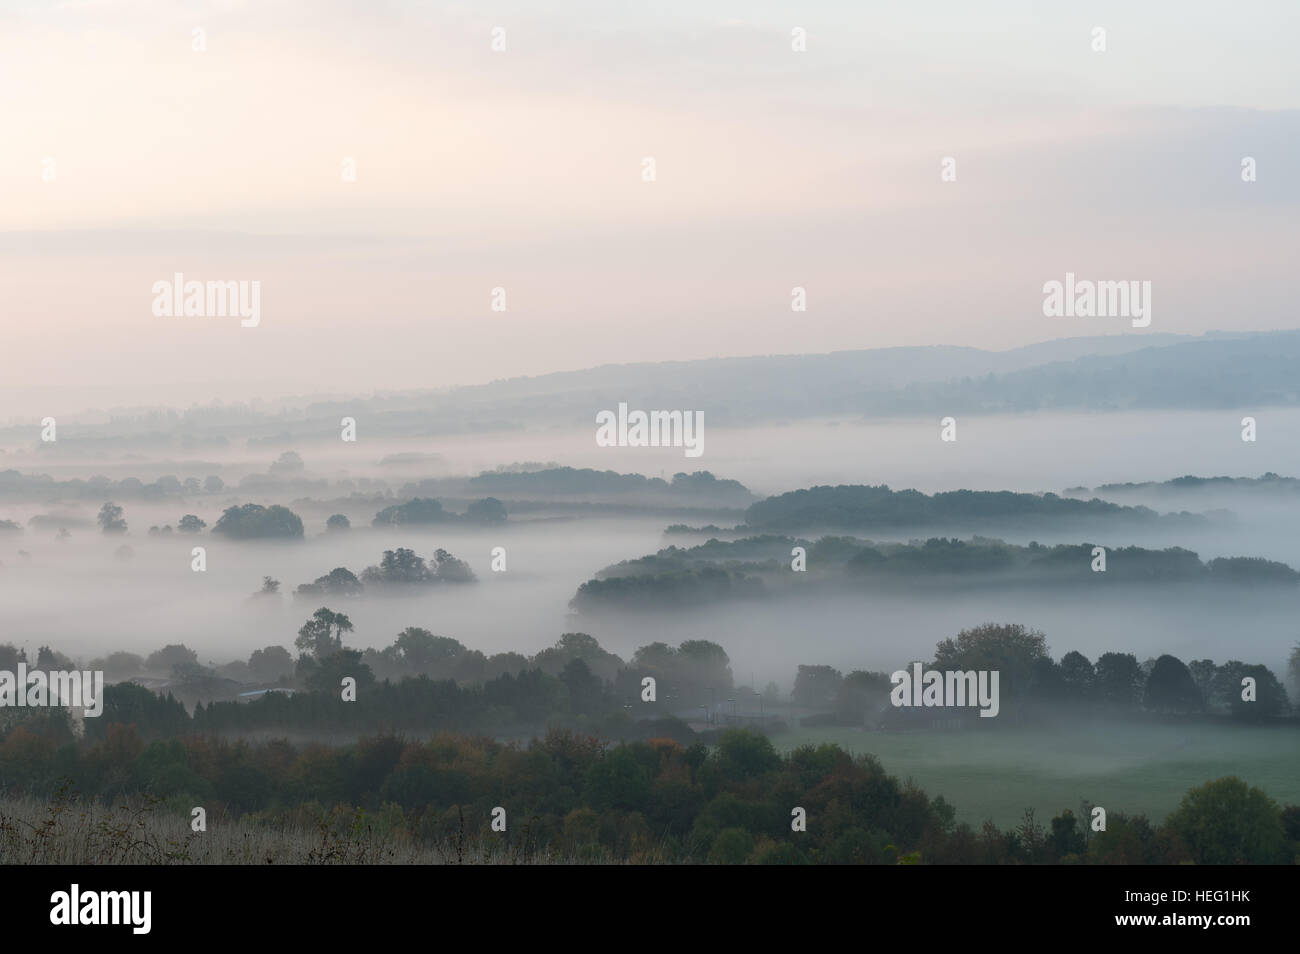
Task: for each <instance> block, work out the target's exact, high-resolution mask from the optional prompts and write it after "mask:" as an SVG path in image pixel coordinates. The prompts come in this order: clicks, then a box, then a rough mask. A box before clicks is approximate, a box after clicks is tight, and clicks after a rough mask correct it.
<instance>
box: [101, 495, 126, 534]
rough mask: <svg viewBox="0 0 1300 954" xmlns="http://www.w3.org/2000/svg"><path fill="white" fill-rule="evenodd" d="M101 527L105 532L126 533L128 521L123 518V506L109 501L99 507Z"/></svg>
mask: <svg viewBox="0 0 1300 954" xmlns="http://www.w3.org/2000/svg"><path fill="white" fill-rule="evenodd" d="M95 519H96V520H98V521H99V527H100V529H101V530H103V531H104V533H126V521H125V520H124V519H122V508H121V507H119V506H118V505H117V504H115V503H113V502H112V501H109V502H108V503H106V504H104V506H102V507H100V508H99V516H98V517H96V518H95Z"/></svg>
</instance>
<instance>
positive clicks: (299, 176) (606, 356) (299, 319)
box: [0, 0, 1300, 421]
mask: <svg viewBox="0 0 1300 954" xmlns="http://www.w3.org/2000/svg"><path fill="white" fill-rule="evenodd" d="M1297 27H1300V4H1296V3H1294V2H1291V0H1281V2H1240V0H1235V2H1150V3H1143V4H1132V3H1130V2H1122V3H1107V2H1095V3H1089V4H1086V5H1082V4H1058V3H1048V2H1025V0H1021V2H1010V0H992V2H986V3H981V4H978V5H976V4H969V3H966V2H929V3H923V4H922V3H916V2H897V3H892V2H891V3H881V2H869V0H859V2H852V3H849V2H820V3H819V2H805V3H776V2H770V0H747V2H744V3H740V2H718V0H690V2H682V0H658V2H656V3H654V4H635V5H633V4H622V3H608V2H577V0H573V2H567V3H542V2H532V3H504V2H501V3H498V2H490V0H489V2H475V3H472V4H437V3H420V4H417V3H404V2H384V0H375V2H355V3H345V2H339V0H310V2H308V0H258V2H248V3H245V2H239V0H225V2H186V3H177V2H157V0H139V2H132V0H83V2H67V3H53V2H48V3H31V2H25V3H24V2H18V3H15V2H11V0H0V199H2V201H0V421H6V420H15V419H22V418H28V417H32V418H39V417H41V416H43V415H44V414H53V413H69V412H73V411H76V410H80V409H82V408H84V407H89V406H100V407H105V406H113V405H134V404H144V403H168V404H179V405H187V404H190V403H193V402H202V403H206V402H208V401H211V400H213V399H221V400H226V401H231V400H249V399H252V398H259V397H264V398H265V397H274V396H279V395H285V394H303V393H322V392H330V393H340V392H347V393H368V392H371V391H374V390H392V389H408V388H431V387H445V386H451V385H458V384H469V383H479V382H484V381H489V380H494V379H498V378H504V377H511V376H515V375H523V374H541V373H546V372H550V371H558V370H568V369H575V368H582V367H589V366H593V365H599V364H606V363H622V362H629V361H655V360H682V359H690V358H708V357H716V356H723V355H750V354H771V353H809V352H824V351H832V350H844V349H855V348H873V347H888V346H895V345H925V344H960V345H971V346H976V347H982V348H993V349H1004V348H1011V347H1016V346H1018V345H1022V344H1027V343H1030V342H1034V341H1041V340H1046V339H1050V338H1057V337H1073V336H1077V335H1082V334H1094V333H1110V334H1117V333H1125V334H1141V333H1144V332H1177V333H1184V334H1199V333H1203V332H1205V331H1208V330H1231V331H1242V330H1268V329H1277V328H1294V327H1297V326H1298V325H1297V321H1296V317H1295V311H1294V306H1293V301H1294V292H1293V283H1292V280H1291V276H1292V274H1293V273H1294V267H1295V266H1294V250H1295V248H1296V246H1297V241H1296V239H1297V235H1296V232H1297V224H1296V223H1297V222H1298V221H1300V217H1298V216H1297V214H1296V213H1297V205H1298V204H1300V202H1298V200H1300V187H1298V186H1297V184H1296V170H1300V135H1297V133H1300V113H1297V111H1296V110H1297V106H1300V66H1298V65H1297V60H1296V57H1295V54H1294V40H1295V37H1296V35H1297ZM1097 28H1101V29H1103V30H1104V31H1105V34H1104V40H1105V49H1104V50H1097V49H1094V46H1095V45H1096V43H1097V38H1096V33H1095V30H1096V29H1097ZM796 30H801V31H803V34H802V35H803V37H804V38H805V42H804V44H803V45H804V46H805V48H804V49H802V50H796V49H794V48H793V47H794V46H795V45H796V42H795V41H796V36H795V33H794V31H796ZM195 31H202V32H201V33H198V34H196V32H195ZM501 31H504V32H501ZM494 40H495V41H496V42H497V45H501V41H502V40H504V49H495V50H494V49H493V43H494ZM945 157H951V158H952V159H953V160H955V170H956V177H955V179H954V180H952V181H944V179H943V178H942V177H941V170H942V163H943V160H944V159H945ZM1245 157H1250V158H1252V159H1254V160H1255V165H1256V178H1255V181H1253V182H1245V181H1243V179H1242V172H1241V169H1242V161H1243V159H1244V158H1245ZM647 158H650V159H653V160H654V172H655V176H654V180H653V181H646V179H645V175H644V170H645V160H646V159H647ZM349 163H350V164H351V165H350V166H349V165H348V164H349ZM345 167H348V168H352V169H354V170H355V178H354V180H349V179H348V178H347V177H346V176H345V174H344V170H345ZM177 272H180V273H182V274H184V275H185V277H186V279H188V280H198V281H248V282H251V281H257V282H259V283H260V290H261V291H260V294H261V316H260V321H259V323H258V324H257V326H256V327H243V326H241V323H240V321H239V319H238V317H234V318H230V317H217V318H206V317H196V316H191V317H180V318H168V317H159V316H157V315H155V314H154V313H153V308H152V304H153V301H154V293H153V291H152V289H153V286H154V283H155V282H158V281H160V280H164V281H170V280H171V279H172V276H173V275H174V274H175V273H177ZM1066 272H1074V273H1076V274H1077V275H1078V276H1079V277H1081V278H1092V279H1096V280H1138V281H1150V282H1151V283H1152V321H1151V324H1150V325H1149V326H1148V327H1146V328H1144V329H1139V328H1133V327H1131V326H1130V324H1129V323H1128V322H1127V321H1123V320H1115V319H1083V318H1072V319H1057V318H1048V317H1045V316H1044V314H1043V311H1042V301H1043V293H1042V287H1043V284H1044V283H1045V282H1048V281H1052V280H1061V279H1063V277H1064V275H1065V273H1066ZM795 287H800V288H804V289H805V290H806V297H807V310H806V311H804V312H794V311H792V309H791V300H792V289H793V288H795ZM496 288H500V289H504V291H505V311H494V310H493V309H492V302H493V289H496ZM497 300H498V303H499V301H500V299H499V298H498V299H497Z"/></svg>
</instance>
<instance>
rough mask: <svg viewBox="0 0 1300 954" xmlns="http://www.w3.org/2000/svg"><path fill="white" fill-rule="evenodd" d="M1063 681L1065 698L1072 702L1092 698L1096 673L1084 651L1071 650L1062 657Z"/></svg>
mask: <svg viewBox="0 0 1300 954" xmlns="http://www.w3.org/2000/svg"><path fill="white" fill-rule="evenodd" d="M1061 681H1062V683H1063V684H1064V691H1065V698H1066V699H1068V700H1070V701H1071V702H1083V701H1085V700H1088V699H1091V698H1092V695H1093V692H1094V691H1095V688H1096V687H1095V685H1094V684H1095V681H1096V673H1095V672H1094V671H1093V668H1092V663H1091V662H1089V660H1088V657H1087V656H1085V655H1084V654H1083V653H1080V652H1076V651H1074V650H1071V651H1070V652H1068V653H1066V654H1065V655H1064V656H1062V657H1061Z"/></svg>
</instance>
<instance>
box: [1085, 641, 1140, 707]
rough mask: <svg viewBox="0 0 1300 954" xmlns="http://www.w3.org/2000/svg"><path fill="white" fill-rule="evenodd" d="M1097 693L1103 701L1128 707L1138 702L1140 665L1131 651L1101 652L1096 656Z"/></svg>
mask: <svg viewBox="0 0 1300 954" xmlns="http://www.w3.org/2000/svg"><path fill="white" fill-rule="evenodd" d="M1096 672H1097V694H1098V695H1099V696H1100V697H1101V699H1102V700H1103V701H1104V702H1108V703H1110V704H1111V705H1115V706H1121V707H1124V708H1128V707H1131V706H1135V705H1137V703H1138V699H1139V695H1140V693H1141V691H1142V667H1141V666H1140V665H1138V661H1137V657H1136V656H1134V655H1133V654H1132V653H1102V654H1101V655H1100V656H1098V657H1097V666H1096Z"/></svg>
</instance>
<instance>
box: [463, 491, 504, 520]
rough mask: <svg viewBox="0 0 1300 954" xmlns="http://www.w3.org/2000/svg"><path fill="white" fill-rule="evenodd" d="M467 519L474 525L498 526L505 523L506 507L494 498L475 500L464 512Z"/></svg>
mask: <svg viewBox="0 0 1300 954" xmlns="http://www.w3.org/2000/svg"><path fill="white" fill-rule="evenodd" d="M465 516H466V518H467V519H469V520H472V521H473V522H474V523H486V524H499V523H505V522H506V505H505V504H503V503H502V502H501V501H500V500H497V498H496V497H484V498H483V499H482V500H476V501H474V502H473V503H472V504H470V505H469V507H468V508H467V509H466V510H465Z"/></svg>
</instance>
